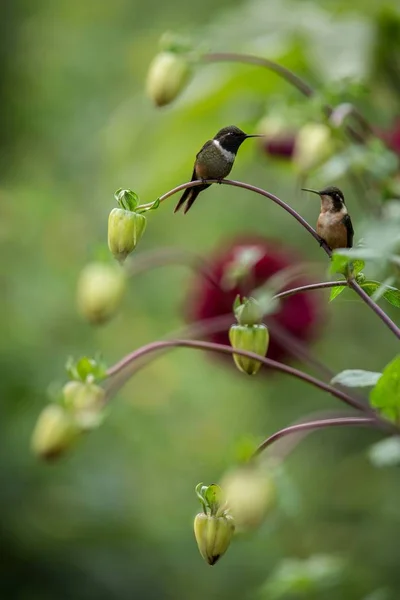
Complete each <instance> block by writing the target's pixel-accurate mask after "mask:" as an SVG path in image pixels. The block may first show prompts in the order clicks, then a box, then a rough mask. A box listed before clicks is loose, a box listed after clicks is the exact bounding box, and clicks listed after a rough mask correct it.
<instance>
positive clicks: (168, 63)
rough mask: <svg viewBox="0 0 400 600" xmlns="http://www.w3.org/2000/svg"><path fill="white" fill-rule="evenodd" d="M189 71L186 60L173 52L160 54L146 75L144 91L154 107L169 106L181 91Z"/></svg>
mask: <svg viewBox="0 0 400 600" xmlns="http://www.w3.org/2000/svg"><path fill="white" fill-rule="evenodd" d="M190 72H191V69H190V65H189V62H188V60H187V59H186V58H185V57H184V56H183V55H181V54H176V53H174V52H160V53H159V54H157V56H156V57H155V58H154V59H153V61H152V63H151V65H150V68H149V72H148V74H147V82H146V91H147V95H148V96H149V98H150V100H152V101H153V102H154V104H155V105H156V106H164V105H165V104H169V103H170V102H172V101H173V100H175V98H176V97H177V96H178V94H179V93H180V92H181V91H182V90H183V88H184V87H185V85H186V82H187V80H188V79H189V75H190Z"/></svg>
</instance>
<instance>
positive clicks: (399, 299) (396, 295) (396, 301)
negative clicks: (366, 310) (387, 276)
mask: <svg viewBox="0 0 400 600" xmlns="http://www.w3.org/2000/svg"><path fill="white" fill-rule="evenodd" d="M383 297H384V298H385V300H387V301H388V302H389V303H390V304H392V305H393V306H396V308H400V290H398V289H395V288H393V289H392V288H390V289H388V290H386V292H385V293H384V294H383Z"/></svg>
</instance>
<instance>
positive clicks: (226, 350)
mask: <svg viewBox="0 0 400 600" xmlns="http://www.w3.org/2000/svg"><path fill="white" fill-rule="evenodd" d="M171 347H173V348H192V349H197V350H203V351H212V352H220V353H221V354H231V355H232V354H237V355H239V356H244V357H246V358H252V359H255V360H258V361H259V362H261V363H262V364H263V365H264V366H266V367H269V368H271V369H273V370H276V371H280V372H281V373H286V374H287V375H291V376H292V377H296V378H297V379H302V380H303V381H305V382H306V383H309V384H310V385H313V386H314V387H317V388H319V389H320V390H323V391H324V392H328V393H329V394H331V395H333V396H335V397H336V398H338V399H339V400H341V401H342V402H344V403H345V404H347V405H349V406H351V407H352V408H355V409H356V410H360V411H362V412H364V413H367V414H368V415H370V417H371V418H374V419H376V420H378V421H381V419H380V417H379V416H378V415H377V414H376V413H375V411H374V410H373V409H372V408H370V407H369V406H368V405H367V404H364V403H363V402H361V401H359V400H357V399H355V398H353V397H352V396H349V395H348V394H347V393H346V392H343V391H342V390H339V389H337V388H334V387H333V386H331V385H329V384H328V383H325V382H323V381H320V380H319V379H316V378H315V377H313V376H312V375H309V374H308V373H304V372H303V371H299V370H298V369H295V368H294V367H291V366H289V365H285V364H283V363H280V362H277V361H275V360H272V359H270V358H266V357H263V356H260V355H258V354H256V353H254V352H248V351H246V350H238V349H236V348H232V347H231V346H226V345H224V344H216V343H214V342H205V341H199V340H160V341H157V342H152V343H150V344H147V345H146V346H142V347H141V348H138V349H137V350H135V351H134V352H131V353H130V354H128V355H127V356H125V357H124V358H123V359H122V360H121V361H119V362H118V363H116V364H115V365H114V366H112V367H110V368H109V369H108V371H107V376H108V377H112V376H114V375H118V374H119V373H121V372H123V371H124V370H125V369H126V368H127V367H128V366H129V365H130V364H131V363H133V362H134V361H136V360H138V359H139V358H142V357H143V356H145V355H146V354H151V353H152V352H158V351H160V350H162V349H164V348H171Z"/></svg>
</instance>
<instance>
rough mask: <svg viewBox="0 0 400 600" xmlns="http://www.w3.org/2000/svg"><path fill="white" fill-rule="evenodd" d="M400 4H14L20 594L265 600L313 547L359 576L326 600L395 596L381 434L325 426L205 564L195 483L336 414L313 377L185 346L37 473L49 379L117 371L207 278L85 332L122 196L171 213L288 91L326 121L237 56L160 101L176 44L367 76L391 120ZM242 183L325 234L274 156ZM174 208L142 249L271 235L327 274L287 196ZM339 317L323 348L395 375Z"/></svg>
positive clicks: (8, 160) (169, 279)
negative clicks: (84, 282)
mask: <svg viewBox="0 0 400 600" xmlns="http://www.w3.org/2000/svg"><path fill="white" fill-rule="evenodd" d="M395 10H396V3H395V2H393V3H392V4H391V3H386V8H383V7H382V6H381V7H378V6H377V3H374V2H372V0H371V1H369V2H366V1H364V0H363V2H361V1H356V2H353V3H352V4H351V8H349V7H348V3H347V2H344V1H331V2H328V1H327V2H300V1H295V0H279V1H278V0H273V1H268V2H266V1H265V0H263V1H260V0H258V1H257V0H250V1H247V2H234V1H232V0H221V1H220V2H218V3H216V2H211V0H203V2H202V3H201V5H199V4H196V5H194V4H191V3H188V2H183V1H182V0H173V1H171V2H168V3H164V4H162V3H160V2H158V1H155V0H148V1H147V2H146V3H142V2H138V1H129V0H114V1H113V2H106V1H100V2H99V1H95V0H87V1H86V2H82V1H78V0H68V1H66V0H59V1H58V2H54V1H52V0H36V2H34V3H32V2H30V1H28V0H3V4H2V19H1V22H0V32H1V35H0V106H1V110H0V142H1V152H0V168H1V180H0V207H1V208H0V210H1V219H0V244H1V256H2V260H1V270H0V285H1V292H2V293H1V296H0V315H1V317H0V318H1V320H0V323H1V331H2V335H1V336H0V360H1V378H0V398H1V419H0V515H1V517H0V538H1V551H0V592H1V596H2V597H3V596H4V598H10V599H14V598H15V599H18V600H19V599H21V600H47V599H54V598H60V599H64V598H65V599H67V598H76V599H78V600H80V599H92V598H93V599H94V598H96V600H99V599H103V598H104V599H106V598H107V599H108V598H119V599H125V598H126V599H128V598H136V597H138V598H139V597H140V598H149V599H151V598H157V599H164V598H174V599H175V598H185V599H187V600H197V599H200V598H206V597H207V598H221V599H222V598H230V599H235V598H241V599H242V598H255V597H256V593H257V590H258V589H259V587H260V586H261V585H262V584H263V583H264V582H265V581H266V580H267V579H268V578H269V577H270V576H271V573H273V572H274V571H275V570H276V569H277V568H278V567H279V565H280V563H281V561H282V560H284V559H285V558H288V557H292V558H307V557H309V556H312V555H314V554H332V555H334V556H340V557H343V558H344V560H345V562H346V564H347V565H348V574H347V575H346V577H345V578H344V579H343V581H342V583H341V584H340V585H339V586H337V587H336V588H335V589H334V590H333V591H332V590H330V589H329V588H328V589H327V590H323V591H322V592H320V593H319V595H317V596H315V597H318V598H328V599H329V598H339V597H340V598H349V599H362V598H367V596H368V594H372V592H374V591H375V592H376V594H377V595H375V596H368V597H369V598H371V599H372V598H376V600H378V599H379V600H386V599H389V598H397V597H399V593H400V592H399V590H400V575H399V569H398V560H399V552H400V543H399V538H400V536H399V531H400V510H399V504H398V495H399V493H400V484H399V480H398V472H397V471H396V470H380V471H378V470H376V469H374V468H373V467H372V466H371V465H370V464H369V462H368V459H367V453H366V451H367V448H368V446H369V445H370V444H372V443H373V442H375V441H377V440H378V439H379V436H378V434H377V433H375V432H373V431H367V430H365V431H364V430H362V431H361V430H359V431H355V430H351V431H344V430H334V431H333V430H332V431H327V432H318V433H315V434H313V436H311V437H309V438H308V439H307V440H306V441H305V442H303V444H302V445H300V446H299V447H298V449H297V450H296V452H295V453H294V454H293V455H292V456H291V457H290V458H289V459H288V461H287V465H286V466H287V476H288V477H289V478H290V487H289V488H288V491H287V495H288V497H287V498H286V499H285V500H286V502H284V503H283V504H284V505H285V506H286V509H285V508H282V509H281V510H280V511H276V512H275V513H274V514H272V515H271V517H270V519H268V521H267V522H266V523H265V525H264V526H263V527H262V529H261V530H260V531H258V532H257V533H256V534H254V535H252V536H248V537H245V538H243V539H241V540H240V541H238V542H236V543H234V544H233V545H232V547H231V548H230V549H229V552H228V553H227V555H226V557H224V559H223V560H221V562H220V563H218V565H217V566H216V567H215V568H213V569H210V568H209V567H208V566H207V565H206V564H205V563H204V562H203V561H202V559H201V557H200V555H199V553H198V550H197V547H196V545H195V542H194V538H193V534H192V519H193V516H194V514H195V513H196V511H197V510H198V508H199V505H198V503H197V499H196V497H195V495H194V487H195V485H196V484H197V483H198V482H199V481H206V482H211V481H214V480H217V479H218V478H219V477H220V476H221V474H222V473H223V471H224V470H225V469H226V468H227V467H228V466H229V465H230V464H232V462H233V461H234V459H235V447H236V445H237V444H238V442H239V440H240V439H241V438H242V437H243V436H254V437H255V438H256V439H262V438H263V437H266V436H267V435H268V434H270V433H272V432H273V431H275V430H276V429H278V428H279V427H283V426H285V425H287V424H289V423H290V422H292V421H294V420H295V419H297V418H299V417H301V416H302V415H304V414H305V413H306V412H307V411H312V410H318V409H325V408H328V409H329V408H337V406H338V405H337V401H336V400H335V399H333V398H331V397H328V396H327V395H323V394H322V393H321V392H319V391H318V390H314V389H312V388H310V387H307V386H305V385H303V384H301V383H299V382H297V381H292V380H290V379H288V378H284V377H281V376H275V377H273V378H266V377H259V378H257V379H255V380H253V379H251V380H248V379H246V378H245V377H244V376H240V374H239V373H236V372H235V371H233V370H230V369H226V368H225V367H224V366H222V365H219V364H213V362H212V361H210V360H208V359H207V357H206V356H204V355H203V354H200V353H195V352H191V351H185V350H177V351H175V352H173V353H170V354H168V355H165V356H163V357H162V358H160V359H158V360H157V361H156V362H155V363H154V364H152V365H150V366H149V367H148V368H146V369H145V370H143V371H142V372H140V373H139V374H138V375H137V376H136V377H135V378H134V380H132V381H131V382H130V383H129V384H127V385H126V386H125V387H124V389H123V391H122V392H121V393H120V394H119V396H118V398H116V399H115V401H114V403H113V406H112V410H111V411H110V414H109V417H108V419H107V422H106V423H105V425H104V426H103V427H101V428H100V429H99V430H98V431H96V432H95V433H93V434H92V435H90V436H87V438H85V440H84V441H83V443H81V444H80V446H79V447H78V448H76V449H75V450H74V451H73V452H71V453H70V455H68V456H66V457H65V459H63V460H61V461H59V462H57V463H55V464H52V465H47V464H41V463H39V462H38V461H37V460H36V459H35V458H34V457H33V456H32V455H31V454H30V451H29V437H30V433H31V430H32V428H33V425H34V423H35V420H36V418H37V415H38V413H39V412H40V410H41V408H42V407H43V406H44V404H45V403H46V401H47V389H48V386H49V383H50V382H51V381H53V380H59V381H62V380H63V377H64V371H63V368H64V363H65V359H66V357H67V356H68V355H71V354H72V355H74V356H79V355H81V354H88V355H91V354H94V353H95V352H96V351H97V350H100V351H101V352H102V354H103V356H104V358H105V360H106V361H107V362H108V363H109V364H112V363H113V362H114V361H116V360H118V359H119V358H121V357H122V356H123V355H124V354H126V353H127V352H129V351H130V350H132V349H134V348H137V347H139V346H140V345H141V344H144V343H146V342H149V341H152V340H154V339H157V338H160V337H162V336H164V335H165V334H166V333H167V332H168V331H170V330H172V329H175V328H177V327H179V326H180V325H181V324H182V322H183V309H184V306H185V294H186V293H187V291H188V289H189V288H190V274H189V273H188V271H187V269H185V268H184V267H173V266H171V267H164V268H160V269H157V270H154V271H149V272H148V273H144V274H141V275H138V276H137V277H136V278H135V279H133V280H131V282H130V284H129V292H128V295H127V298H126V299H125V302H124V305H123V308H122V310H121V312H120V313H119V314H118V315H117V316H116V317H115V318H114V319H113V320H112V321H110V322H109V323H108V324H106V325H104V326H102V327H101V328H93V327H91V326H89V325H88V324H86V323H85V322H84V321H83V320H82V319H81V318H80V317H79V315H78V313H77V310H76V306H75V287H76V280H77V277H78V274H79V272H80V270H81V268H82V267H83V266H84V265H85V264H86V263H87V262H88V260H91V259H93V258H95V257H96V256H98V253H99V248H100V251H101V249H102V248H103V247H104V246H105V240H106V234H107V217H108V213H109V211H110V209H111V207H112V206H114V200H113V193H114V191H115V189H116V188H118V187H121V186H122V187H129V188H132V189H134V190H135V191H136V192H137V193H139V194H140V196H141V198H142V200H143V201H152V200H154V199H155V198H157V197H158V196H159V195H160V194H162V193H163V192H165V191H167V190H168V189H170V188H172V187H174V186H175V185H178V184H179V183H181V182H184V181H186V180H187V178H188V176H189V174H190V172H191V168H192V161H193V157H194V154H195V152H196V151H197V150H198V149H199V148H200V146H201V144H202V143H203V142H204V141H205V140H206V139H208V138H209V137H212V136H213V135H214V134H215V132H216V131H217V130H218V129H219V128H220V127H222V126H225V125H227V124H229V123H235V124H237V125H239V126H241V127H243V128H244V129H245V130H249V131H255V129H256V126H257V123H258V122H259V120H260V118H262V117H263V116H264V115H265V114H266V113H267V112H268V106H269V101H270V99H271V98H274V99H275V101H276V100H277V99H278V102H279V101H281V102H282V104H283V103H284V102H285V101H286V100H285V99H286V98H296V101H298V102H299V103H300V105H301V103H303V104H304V110H305V111H306V110H307V101H306V100H305V99H301V98H299V97H298V94H297V92H296V91H293V90H291V89H290V88H289V86H288V85H287V84H286V83H285V82H283V81H282V80H280V79H279V78H278V77H276V76H275V75H273V74H270V73H267V72H265V71H263V70H260V69H256V68H252V67H246V66H236V65H223V64H218V65H217V64H215V65H208V66H203V67H199V68H198V70H197V72H196V75H195V77H194V78H193V80H192V81H191V83H190V85H189V86H188V88H187V89H186V90H185V92H184V93H183V94H182V96H181V97H180V98H179V99H178V100H177V101H176V102H175V103H174V104H173V105H172V106H170V107H166V108H164V109H162V110H156V109H155V108H154V107H153V106H152V105H151V103H150V101H149V100H148V99H147V98H146V96H145V93H144V81H145V77H146V70H147V68H148V65H149V63H150V61H151V59H152V57H153V56H154V54H155V53H156V52H157V44H158V39H159V37H160V35H161V34H162V33H163V32H164V31H165V30H166V29H174V30H177V31H179V32H180V33H183V34H186V33H187V34H189V35H190V36H192V38H193V39H194V41H195V42H196V43H198V44H200V45H201V47H202V48H204V49H205V50H208V49H209V50H227V51H228V50H229V51H247V52H252V53H259V54H260V55H263V56H268V57H270V58H272V59H275V60H278V61H280V62H282V63H284V64H285V65H286V66H288V67H289V68H292V69H294V70H295V71H296V72H298V73H299V74H302V75H303V76H305V77H306V79H307V80H308V81H310V82H311V83H314V84H317V85H321V84H326V83H328V82H334V81H335V80H336V78H338V77H339V76H351V77H365V78H366V81H367V87H368V93H367V94H366V95H365V96H364V97H363V98H362V99H361V100H360V103H361V108H362V109H363V110H364V111H365V114H367V115H368V116H369V118H371V119H373V120H374V121H375V123H377V124H379V125H382V126H388V125H389V124H390V122H391V119H392V117H394V116H395V110H396V96H395V94H394V93H393V88H394V87H395V85H394V82H393V81H392V80H391V79H390V77H391V76H393V74H392V73H391V70H390V69H387V70H385V65H386V66H387V64H386V63H385V62H384V60H385V57H386V56H387V55H388V51H387V48H386V46H385V44H386V43H387V44H388V46H389V47H390V48H391V46H390V44H395V40H393V39H386V38H383V39H380V38H379V36H378V35H377V33H378V31H379V28H378V25H379V23H380V22H381V19H382V14H383V12H384V11H388V12H387V14H389V13H390V11H395ZM397 43H399V39H397ZM389 56H393V54H392V53H391V51H390V52H389ZM389 62H390V61H389ZM397 74H398V73H397ZM394 79H395V77H394ZM397 102H398V96H397ZM234 177H235V178H236V179H239V180H244V181H248V182H251V183H254V184H255V185H260V186H262V187H265V188H266V189H268V190H270V191H271V192H273V193H276V194H277V195H279V196H280V197H282V198H284V199H286V200H287V201H289V202H291V203H293V204H294V205H296V208H298V209H299V211H300V212H301V214H302V215H303V216H304V217H305V218H307V219H308V220H310V222H314V221H315V218H316V210H317V209H316V205H315V203H314V201H313V200H312V199H309V198H307V199H304V198H301V197H300V195H299V193H298V191H297V183H298V182H297V180H296V176H295V175H294V173H293V172H292V171H291V170H290V168H289V167H287V166H284V165H282V164H279V163H278V164H275V163H272V161H270V160H268V159H267V158H266V157H265V156H263V155H262V154H261V153H260V152H259V151H258V150H257V146H256V145H255V144H252V143H250V142H248V143H247V145H245V146H244V147H243V148H242V149H241V151H240V160H238V161H237V164H236V165H235V168H234ZM310 183H311V184H313V182H310ZM317 183H318V182H317ZM337 183H338V184H339V185H340V186H341V187H343V189H345V190H346V191H347V190H348V192H347V193H346V196H347V197H348V203H349V206H351V212H352V216H353V222H354V225H355V228H356V232H357V226H358V229H360V228H361V226H362V223H363V222H364V220H365V216H364V215H363V214H362V211H361V209H360V203H357V202H356V201H355V200H354V195H353V194H354V191H353V190H352V188H351V186H350V185H349V182H348V181H347V182H346V181H345V180H343V181H338V182H337ZM173 205H174V199H171V201H169V202H166V203H165V205H163V206H162V207H161V208H160V209H159V210H158V211H156V212H155V213H154V214H151V215H150V216H149V225H148V229H147V231H146V235H145V236H144V238H143V240H142V241H141V244H140V250H138V252H139V251H140V252H144V251H146V250H151V249H154V248H156V247H163V246H171V245H174V246H178V247H180V248H182V249H190V250H192V251H196V252H198V253H200V254H204V255H206V254H207V253H208V252H209V251H211V250H212V249H213V248H215V247H217V246H218V245H220V244H221V243H222V242H223V240H224V239H229V238H231V237H233V236H234V235H236V234H243V233H251V232H253V233H257V234H263V235H265V236H267V237H272V238H276V239H278V240H281V241H289V243H290V245H291V246H292V247H293V248H295V249H298V250H301V252H302V253H303V255H304V257H305V259H306V260H308V261H310V262H312V263H313V264H314V263H315V262H317V265H318V266H317V267H316V268H317V272H319V273H320V274H321V276H326V272H327V265H326V261H325V260H324V255H323V253H321V252H318V247H316V245H315V242H313V240H312V239H311V238H309V236H307V234H306V232H305V231H304V230H302V229H301V228H300V227H299V226H298V225H297V224H296V223H295V222H294V221H292V220H291V219H290V217H289V216H288V215H287V214H286V213H284V212H283V211H281V210H280V209H279V208H278V207H276V206H275V205H273V204H272V203H271V204H270V203H269V202H267V201H264V200H262V199H261V198H257V197H253V196H252V195H250V194H248V193H246V192H244V191H243V190H237V189H233V188H228V187H225V186H221V187H218V188H217V187H216V186H215V187H213V188H211V189H210V190H208V191H207V193H205V194H204V196H202V197H201V201H198V202H197V203H196V206H195V208H194V209H193V210H192V211H191V212H190V213H189V214H188V215H187V216H186V217H182V216H181V215H176V216H174V215H173V213H172V207H173ZM356 238H357V234H356ZM313 269H314V270H315V265H314V266H313ZM325 299H326V302H327V301H328V297H326V298H325ZM327 311H328V314H329V318H328V320H327V324H326V329H325V332H324V335H323V336H322V338H321V339H320V340H319V341H318V342H317V344H316V345H315V348H314V352H315V353H317V354H318V356H319V357H320V358H321V359H322V360H324V361H325V362H326V363H328V364H329V365H330V366H331V368H332V369H333V370H335V371H339V370H341V369H343V368H347V367H353V368H365V369H371V370H381V369H382V368H383V367H384V365H385V364H386V363H387V362H388V361H389V360H390V359H391V358H392V357H393V355H394V353H395V352H396V350H397V347H398V346H397V343H396V340H395V338H394V337H393V336H391V335H390V332H389V331H388V330H387V329H386V328H385V327H384V326H383V324H382V323H381V322H380V321H379V320H378V319H377V317H376V316H375V315H374V314H373V313H371V312H370V311H368V309H367V307H365V306H364V305H362V304H361V303H360V302H359V301H358V299H357V298H355V297H354V296H353V295H352V294H350V293H347V292H346V293H345V294H343V295H342V296H341V297H340V298H339V299H338V300H337V301H336V302H335V303H333V304H331V305H329V306H328V307H327ZM389 313H390V314H391V315H392V316H394V309H389ZM339 408H340V407H339ZM386 590H387V593H386ZM396 590H397V591H396ZM303 597H314V596H312V595H311V593H310V594H309V595H307V594H306V595H305V596H303Z"/></svg>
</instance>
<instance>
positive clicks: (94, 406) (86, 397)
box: [63, 381, 106, 430]
mask: <svg viewBox="0 0 400 600" xmlns="http://www.w3.org/2000/svg"><path fill="white" fill-rule="evenodd" d="M63 395H64V404H65V407H66V408H67V409H68V410H69V411H70V412H71V414H72V415H73V416H74V419H75V422H76V423H77V424H78V425H79V427H80V428H81V429H82V430H89V429H93V428H94V427H97V426H98V425H99V424H100V422H101V420H102V411H103V408H104V405H105V400H106V393H105V391H104V389H103V388H102V387H100V386H99V385H96V384H95V383H92V382H90V381H88V382H83V381H68V383H66V384H65V385H64V387H63Z"/></svg>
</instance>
